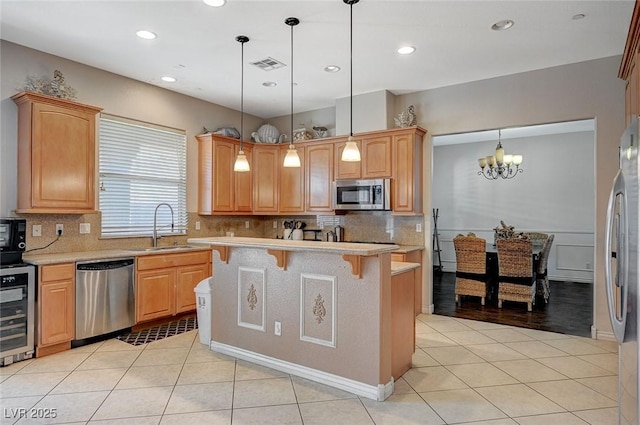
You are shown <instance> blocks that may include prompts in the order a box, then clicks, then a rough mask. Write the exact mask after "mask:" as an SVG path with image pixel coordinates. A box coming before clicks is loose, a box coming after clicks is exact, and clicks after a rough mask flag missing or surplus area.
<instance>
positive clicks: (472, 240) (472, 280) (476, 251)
mask: <svg viewBox="0 0 640 425" xmlns="http://www.w3.org/2000/svg"><path fill="white" fill-rule="evenodd" d="M486 244H487V242H486V240H485V239H482V238H477V237H475V236H456V237H455V238H453V246H454V248H455V251H456V287H455V295H456V304H457V303H458V301H459V300H460V295H470V296H473V297H480V303H481V304H482V305H484V304H485V299H486V297H487V282H488V276H487V254H486Z"/></svg>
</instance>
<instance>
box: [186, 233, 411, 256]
mask: <svg viewBox="0 0 640 425" xmlns="http://www.w3.org/2000/svg"><path fill="white" fill-rule="evenodd" d="M187 242H188V243H194V244H209V245H215V246H231V247H243V248H247V247H249V248H264V249H279V250H286V251H307V252H326V253H331V254H342V255H362V256H369V255H377V254H382V253H386V252H393V251H396V250H397V249H398V248H399V247H398V245H383V244H366V243H350V242H318V241H305V240H301V241H300V240H289V239H286V240H285V239H266V238H244V237H235V236H233V237H227V236H221V237H211V238H190V239H188V240H187Z"/></svg>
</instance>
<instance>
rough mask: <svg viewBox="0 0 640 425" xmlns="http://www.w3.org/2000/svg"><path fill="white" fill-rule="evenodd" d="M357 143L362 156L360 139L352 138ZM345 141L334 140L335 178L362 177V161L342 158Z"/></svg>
mask: <svg viewBox="0 0 640 425" xmlns="http://www.w3.org/2000/svg"><path fill="white" fill-rule="evenodd" d="M354 141H355V142H356V144H357V145H358V149H359V150H360V154H361V156H362V142H361V141H360V140H354ZM346 144H347V141H346V140H345V141H344V142H336V144H335V148H334V149H335V158H334V167H335V179H336V180H340V179H351V180H353V179H359V178H360V177H362V172H361V168H362V161H360V162H350V161H343V160H342V151H343V150H344V147H345V145H346Z"/></svg>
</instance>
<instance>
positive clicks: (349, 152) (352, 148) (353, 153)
mask: <svg viewBox="0 0 640 425" xmlns="http://www.w3.org/2000/svg"><path fill="white" fill-rule="evenodd" d="M343 1H344V2H345V4H348V5H349V10H350V13H351V16H350V24H349V31H350V33H349V37H350V49H351V50H350V51H349V60H350V64H349V67H350V68H351V70H350V71H351V75H350V78H351V81H350V85H351V93H350V96H349V108H350V111H349V120H350V121H349V138H348V139H347V144H346V145H345V146H344V150H343V151H342V160H343V161H347V162H358V161H360V150H359V149H358V144H357V143H356V142H355V141H354V140H353V5H354V4H356V3H358V1H360V0H343Z"/></svg>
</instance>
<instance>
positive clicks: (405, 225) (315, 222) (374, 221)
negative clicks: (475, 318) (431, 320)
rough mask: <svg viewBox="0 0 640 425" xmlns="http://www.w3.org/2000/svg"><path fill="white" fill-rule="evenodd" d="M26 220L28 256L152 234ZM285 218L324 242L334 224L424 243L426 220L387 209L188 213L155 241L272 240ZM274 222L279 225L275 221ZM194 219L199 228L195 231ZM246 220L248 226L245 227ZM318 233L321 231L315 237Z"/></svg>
mask: <svg viewBox="0 0 640 425" xmlns="http://www.w3.org/2000/svg"><path fill="white" fill-rule="evenodd" d="M21 217H22V218H25V219H26V220H27V251H29V252H30V253H32V254H53V253H60V252H75V251H96V250H104V249H123V248H127V249H128V248H146V247H150V246H151V244H152V241H151V234H149V236H145V237H131V238H101V237H100V223H101V215H100V213H97V214H83V215H62V214H61V215H57V214H22V215H21ZM284 220H301V221H303V222H305V223H306V226H307V228H314V229H322V232H321V237H322V240H326V233H327V232H328V231H329V230H332V229H333V227H334V226H335V225H338V224H339V225H341V226H342V227H344V239H345V240H346V241H371V242H395V243H398V244H402V245H419V246H424V232H421V233H418V232H416V224H418V223H420V224H421V225H422V228H423V229H424V218H423V217H413V216H394V215H391V213H389V212H362V213H360V212H357V213H349V214H346V215H335V216H309V215H304V216H293V215H292V216H200V215H198V214H197V213H189V228H188V232H187V234H186V235H176V236H165V237H163V238H162V239H160V240H159V241H158V245H160V246H163V245H172V244H174V242H175V243H177V244H180V245H181V244H186V243H187V239H188V238H192V237H207V236H225V235H227V234H231V233H232V234H233V235H234V236H247V237H261V238H275V237H276V236H278V237H282V235H283V232H284V229H283V227H282V223H283V221H284ZM274 221H275V222H277V227H276V228H274V227H273V223H274ZM196 222H199V223H200V229H199V230H196ZM56 224H62V225H63V226H64V233H63V236H62V237H61V238H60V239H59V240H58V241H56V242H54V243H52V244H51V245H50V246H48V247H46V248H44V247H45V246H47V245H48V244H50V243H51V242H53V241H55V239H56V230H55V229H56ZM81 224H82V225H83V226H84V227H86V225H87V224H88V225H89V227H90V233H83V234H81V233H80V225H81ZM247 224H248V227H247ZM33 225H40V226H42V236H39V237H33V236H32V226H33ZM319 236H320V235H319Z"/></svg>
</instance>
